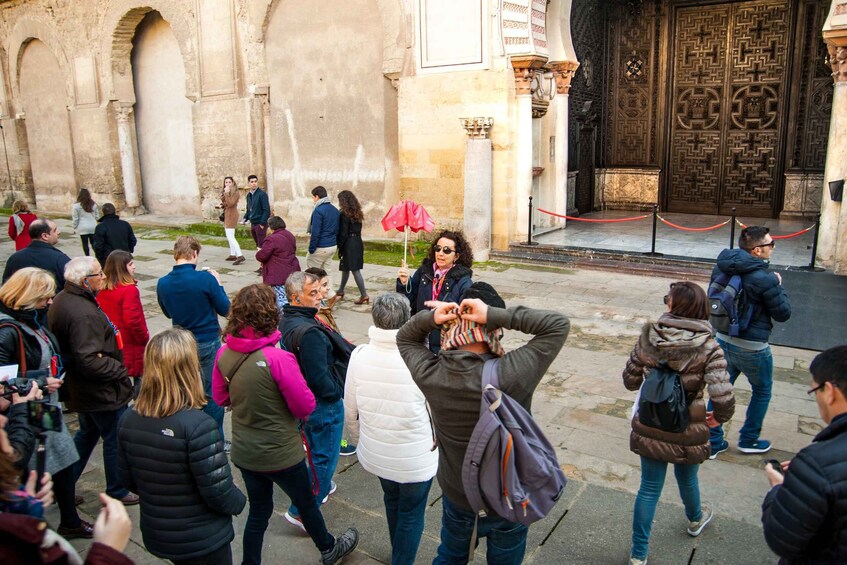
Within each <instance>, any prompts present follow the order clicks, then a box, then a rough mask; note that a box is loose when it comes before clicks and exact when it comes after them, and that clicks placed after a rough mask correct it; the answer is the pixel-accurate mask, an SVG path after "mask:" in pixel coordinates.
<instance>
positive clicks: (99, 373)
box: [47, 282, 132, 412]
mask: <svg viewBox="0 0 847 565" xmlns="http://www.w3.org/2000/svg"><path fill="white" fill-rule="evenodd" d="M47 319H48V322H49V327H50V331H51V332H53V334H54V335H55V336H56V339H57V341H58V342H59V349H60V350H61V352H62V361H63V364H64V366H65V384H64V385H62V389H61V390H62V392H63V393H66V394H67V398H64V397H63V398H64V400H65V405H66V406H67V408H68V409H69V410H75V411H77V412H100V411H106V410H117V409H118V408H121V407H123V406H126V405H127V403H128V402H129V400H130V399H131V398H132V383H131V382H130V380H129V374H128V373H127V371H126V367H124V363H123V359H124V357H123V353H122V352H121V350H120V349H118V342H117V340H116V339H115V330H114V329H113V328H112V324H111V323H109V319H108V318H107V317H106V314H104V313H103V311H102V310H100V308H99V307H98V306H97V301H96V300H95V299H94V295H93V294H92V293H91V291H89V290H87V289H85V288H83V287H81V286H79V285H75V284H73V283H70V282H69V283H66V284H65V289H64V290H63V291H62V292H60V293H59V294H57V295H56V298H54V299H53V305H52V306H50V310H48V312H47Z"/></svg>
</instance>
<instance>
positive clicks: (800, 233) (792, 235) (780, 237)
mask: <svg viewBox="0 0 847 565" xmlns="http://www.w3.org/2000/svg"><path fill="white" fill-rule="evenodd" d="M735 223H737V224H738V225H739V226H741V227H742V228H746V227H747V225H746V224H743V223H741V222H740V221H739V220H735ZM813 229H815V226H814V224H813V225H811V226H809V227H807V228H803V229H802V230H800V231H797V232H794V233H789V234H786V235H771V238H772V239H789V238H792V237H797V236H798V235H803V234H804V233H806V232H807V231H810V230H813Z"/></svg>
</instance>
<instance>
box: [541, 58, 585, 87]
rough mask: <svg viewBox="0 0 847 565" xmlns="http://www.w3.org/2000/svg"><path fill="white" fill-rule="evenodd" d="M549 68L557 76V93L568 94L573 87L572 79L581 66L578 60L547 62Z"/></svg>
mask: <svg viewBox="0 0 847 565" xmlns="http://www.w3.org/2000/svg"><path fill="white" fill-rule="evenodd" d="M547 68H548V69H550V70H551V71H552V72H553V76H554V77H556V94H567V93H568V91H570V89H571V80H572V79H573V76H574V73H576V70H577V69H578V68H579V63H578V62H577V61H552V62H550V63H547Z"/></svg>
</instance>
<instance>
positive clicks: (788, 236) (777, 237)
mask: <svg viewBox="0 0 847 565" xmlns="http://www.w3.org/2000/svg"><path fill="white" fill-rule="evenodd" d="M814 227H815V226H809V227H807V228H805V229H802V230H800V231H798V232H794V233H790V234H788V235H772V236H771V237H772V238H773V239H788V238H791V237H797V236H798V235H803V234H804V233H806V232H807V231H809V230H811V229H813V228H814Z"/></svg>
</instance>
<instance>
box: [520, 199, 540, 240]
mask: <svg viewBox="0 0 847 565" xmlns="http://www.w3.org/2000/svg"><path fill="white" fill-rule="evenodd" d="M526 224H527V225H526V243H524V244H523V245H538V242H537V241H532V196H530V197H529V214H528V215H527V219H526Z"/></svg>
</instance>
